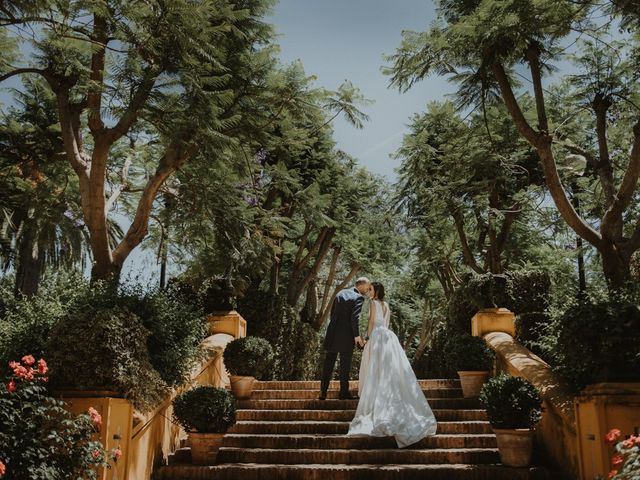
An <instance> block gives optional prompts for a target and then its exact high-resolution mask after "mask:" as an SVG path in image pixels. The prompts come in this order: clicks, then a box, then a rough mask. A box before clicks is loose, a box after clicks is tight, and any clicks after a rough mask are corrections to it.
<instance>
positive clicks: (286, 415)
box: [236, 410, 487, 422]
mask: <svg viewBox="0 0 640 480" xmlns="http://www.w3.org/2000/svg"><path fill="white" fill-rule="evenodd" d="M433 413H434V415H435V417H436V420H437V421H443V422H444V421H463V420H486V419H487V414H486V412H485V411H484V410H434V411H433ZM354 415H355V410H335V411H333V410H289V411H287V410H238V411H237V412H236V419H237V420H238V421H241V420H272V421H278V420H282V421H305V420H315V421H333V422H345V421H347V422H349V421H351V420H353V417H354Z"/></svg>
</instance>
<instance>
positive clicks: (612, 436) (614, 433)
mask: <svg viewBox="0 0 640 480" xmlns="http://www.w3.org/2000/svg"><path fill="white" fill-rule="evenodd" d="M619 438H620V430H618V429H617V428H612V429H611V430H609V433H607V434H606V435H605V436H604V441H605V442H607V443H615V442H616V441H617V440H618V439H619Z"/></svg>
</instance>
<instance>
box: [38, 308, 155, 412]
mask: <svg viewBox="0 0 640 480" xmlns="http://www.w3.org/2000/svg"><path fill="white" fill-rule="evenodd" d="M148 338H149V331H148V330H147V329H146V328H145V327H144V326H143V324H142V321H141V319H140V318H139V317H138V316H137V315H135V314H134V313H132V312H130V311H129V310H127V309H125V308H124V307H112V308H98V309H91V308H83V309H78V307H76V309H75V310H74V311H72V312H71V313H70V314H69V315H67V316H66V317H64V318H63V319H61V320H60V321H59V322H58V323H57V324H56V325H55V326H54V328H53V329H52V331H51V337H50V340H49V342H48V344H47V346H46V350H47V351H48V352H49V358H50V363H51V370H52V375H51V380H52V384H53V385H55V386H56V387H57V388H78V389H88V390H115V391H117V392H120V393H122V394H124V396H125V397H126V398H129V399H130V400H131V401H132V402H133V404H134V405H135V407H136V408H137V409H139V410H142V411H148V410H150V409H151V408H153V407H154V406H155V405H156V404H157V402H158V401H159V400H160V399H161V398H162V396H163V395H164V394H165V393H166V392H167V384H166V383H165V382H164V381H163V380H162V378H161V377H160V375H159V374H158V372H157V371H156V370H155V369H154V368H153V365H151V360H150V358H149V353H148V350H147V340H148Z"/></svg>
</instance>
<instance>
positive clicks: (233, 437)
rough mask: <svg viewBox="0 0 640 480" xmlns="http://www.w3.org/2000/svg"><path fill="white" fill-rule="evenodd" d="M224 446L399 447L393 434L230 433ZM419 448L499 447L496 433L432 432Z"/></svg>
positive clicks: (412, 446) (417, 444)
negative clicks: (447, 433)
mask: <svg viewBox="0 0 640 480" xmlns="http://www.w3.org/2000/svg"><path fill="white" fill-rule="evenodd" d="M223 446H225V447H238V448H272V449H273V448H283V449H292V448H298V449H302V448H306V449H309V448H310V449H357V448H360V449H372V448H373V449H379V448H398V445H397V443H396V441H395V439H394V438H393V437H364V436H359V437H347V436H344V435H318V434H316V435H256V434H238V433H236V434H227V435H225V437H224V443H223ZM411 448H412V449H418V448H441V449H442V448H496V437H495V435H493V434H481V435H466V434H457V435H446V434H444V435H433V436H430V437H426V438H423V439H422V440H420V441H419V442H418V443H415V444H413V445H411Z"/></svg>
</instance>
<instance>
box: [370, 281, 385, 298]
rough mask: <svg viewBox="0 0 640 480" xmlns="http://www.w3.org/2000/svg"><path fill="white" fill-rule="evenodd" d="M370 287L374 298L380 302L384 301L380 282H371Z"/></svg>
mask: <svg viewBox="0 0 640 480" xmlns="http://www.w3.org/2000/svg"><path fill="white" fill-rule="evenodd" d="M371 286H372V287H373V292H374V297H375V298H377V299H378V300H380V301H382V300H384V285H382V284H381V283H380V282H373V283H372V284H371Z"/></svg>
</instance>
